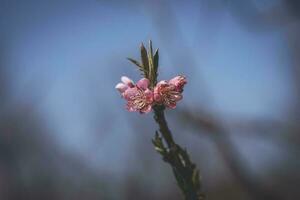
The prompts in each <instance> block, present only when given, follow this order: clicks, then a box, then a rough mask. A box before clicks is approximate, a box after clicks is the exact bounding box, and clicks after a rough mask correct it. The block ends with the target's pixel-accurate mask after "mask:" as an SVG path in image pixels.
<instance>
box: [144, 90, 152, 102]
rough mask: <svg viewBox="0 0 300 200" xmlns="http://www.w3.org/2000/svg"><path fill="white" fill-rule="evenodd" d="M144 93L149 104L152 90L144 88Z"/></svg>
mask: <svg viewBox="0 0 300 200" xmlns="http://www.w3.org/2000/svg"><path fill="white" fill-rule="evenodd" d="M144 94H145V96H146V100H147V103H149V104H151V103H152V102H153V92H152V91H151V90H149V89H146V90H145V92H144Z"/></svg>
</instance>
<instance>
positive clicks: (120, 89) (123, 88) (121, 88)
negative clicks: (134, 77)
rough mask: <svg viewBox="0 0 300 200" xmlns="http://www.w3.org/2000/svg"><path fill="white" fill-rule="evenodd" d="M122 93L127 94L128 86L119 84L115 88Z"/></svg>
mask: <svg viewBox="0 0 300 200" xmlns="http://www.w3.org/2000/svg"><path fill="white" fill-rule="evenodd" d="M115 88H116V89H117V90H118V91H119V92H120V93H123V92H125V91H126V90H127V89H128V86H126V85H125V84H124V83H118V84H117V85H116V87H115Z"/></svg>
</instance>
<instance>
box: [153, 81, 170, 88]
mask: <svg viewBox="0 0 300 200" xmlns="http://www.w3.org/2000/svg"><path fill="white" fill-rule="evenodd" d="M167 84H168V82H167V81H165V80H162V81H159V82H158V83H157V84H156V87H159V86H161V85H167Z"/></svg>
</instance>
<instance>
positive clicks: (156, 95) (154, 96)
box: [153, 93, 162, 103]
mask: <svg viewBox="0 0 300 200" xmlns="http://www.w3.org/2000/svg"><path fill="white" fill-rule="evenodd" d="M153 98H154V101H156V102H158V103H161V101H162V100H161V96H160V95H159V94H158V93H154V95H153Z"/></svg>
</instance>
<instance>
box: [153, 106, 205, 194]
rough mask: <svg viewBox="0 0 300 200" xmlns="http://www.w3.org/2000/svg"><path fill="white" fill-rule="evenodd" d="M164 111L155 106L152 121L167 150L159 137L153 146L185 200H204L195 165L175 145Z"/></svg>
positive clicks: (161, 107)
mask: <svg viewBox="0 0 300 200" xmlns="http://www.w3.org/2000/svg"><path fill="white" fill-rule="evenodd" d="M164 110H165V107H164V106H158V105H157V106H155V107H154V119H155V121H156V122H157V123H158V125H159V131H160V133H161V135H162V137H163V139H164V141H165V143H166V144H167V146H168V148H165V147H164V145H163V143H162V142H161V138H160V137H159V136H156V138H155V139H154V140H153V141H154V143H153V144H154V146H155V148H156V149H157V150H158V152H159V153H160V154H161V155H162V156H163V160H164V161H165V162H167V163H169V164H170V165H171V167H172V170H173V173H174V176H175V178H176V181H177V184H178V186H179V187H180V189H181V191H182V193H183V195H184V197H185V200H204V199H205V196H204V194H203V193H202V192H201V184H200V178H199V171H198V170H197V168H196V165H195V164H194V163H192V162H191V160H190V158H189V155H188V153H187V151H186V150H184V149H183V148H182V147H180V146H179V145H178V144H176V143H175V141H174V139H173V136H172V133H171V131H170V129H169V127H168V123H167V121H166V118H165V115H164Z"/></svg>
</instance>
